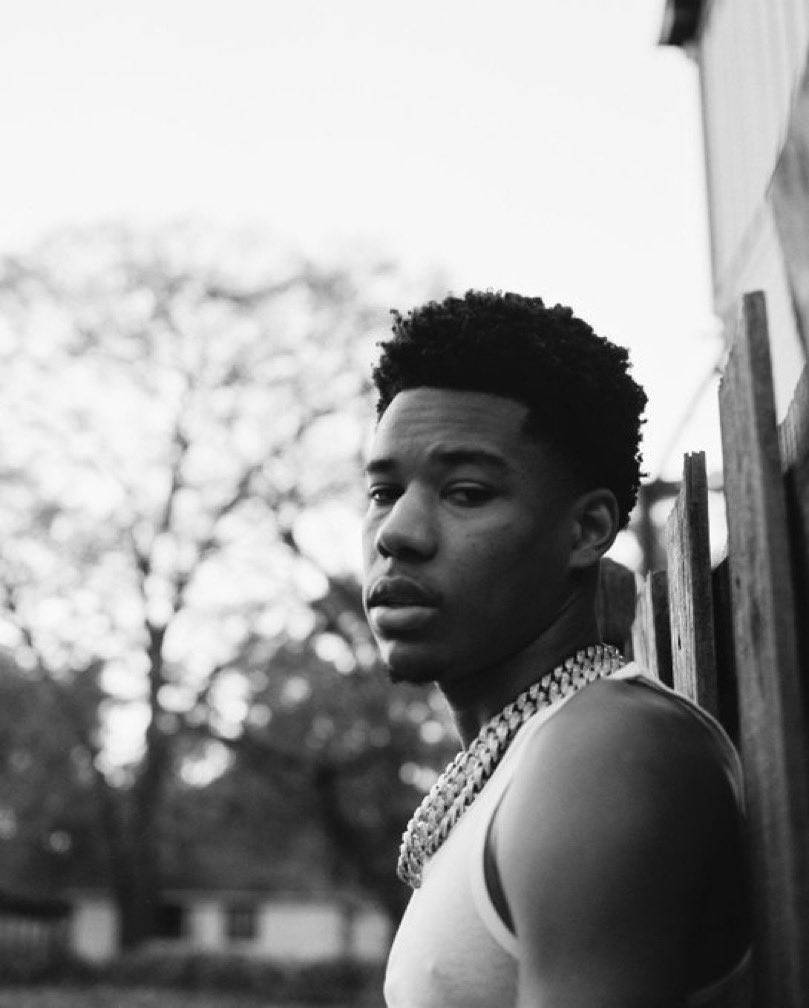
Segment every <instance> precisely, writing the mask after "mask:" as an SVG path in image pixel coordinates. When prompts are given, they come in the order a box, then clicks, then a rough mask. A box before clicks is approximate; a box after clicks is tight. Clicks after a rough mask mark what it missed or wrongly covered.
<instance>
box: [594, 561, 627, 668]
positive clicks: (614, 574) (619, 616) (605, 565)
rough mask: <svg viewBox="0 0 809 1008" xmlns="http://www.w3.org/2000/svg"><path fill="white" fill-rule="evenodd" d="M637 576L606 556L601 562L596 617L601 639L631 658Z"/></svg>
mask: <svg viewBox="0 0 809 1008" xmlns="http://www.w3.org/2000/svg"><path fill="white" fill-rule="evenodd" d="M635 592H636V588H635V575H634V574H633V572H632V571H631V570H630V569H629V568H628V567H624V565H623V564H620V563H618V562H617V561H615V560H612V559H611V558H610V557H605V558H604V559H603V560H602V561H601V569H600V572H599V579H598V591H597V593H596V618H597V620H598V628H599V630H600V632H601V639H602V640H603V641H604V642H605V643H607V644H614V645H615V646H616V647H617V648H619V649H620V650H621V651H622V652H623V653H624V655H625V656H626V657H627V658H631V657H632V655H631V650H632V621H633V620H634V618H635Z"/></svg>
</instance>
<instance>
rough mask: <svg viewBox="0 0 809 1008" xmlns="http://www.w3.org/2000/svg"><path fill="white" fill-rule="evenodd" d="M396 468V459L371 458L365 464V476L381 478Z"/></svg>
mask: <svg viewBox="0 0 809 1008" xmlns="http://www.w3.org/2000/svg"><path fill="white" fill-rule="evenodd" d="M395 468H396V459H394V458H387V457H381V456H380V457H379V458H371V459H368V461H367V462H366V463H365V474H366V476H382V475H384V474H385V473H389V472H392V471H393V470H394V469H395Z"/></svg>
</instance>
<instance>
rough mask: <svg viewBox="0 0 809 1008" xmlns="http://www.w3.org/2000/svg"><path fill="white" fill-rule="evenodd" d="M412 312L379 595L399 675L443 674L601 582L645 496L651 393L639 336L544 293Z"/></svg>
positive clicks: (369, 595)
mask: <svg viewBox="0 0 809 1008" xmlns="http://www.w3.org/2000/svg"><path fill="white" fill-rule="evenodd" d="M394 320H395V321H394V327H393V331H394V338H393V339H392V340H390V341H388V342H387V343H383V344H382V356H381V358H380V361H379V365H378V366H377V368H376V369H375V371H374V381H375V383H376V386H377V389H378V392H379V400H378V404H377V412H378V415H379V423H378V426H377V430H376V435H375V439H374V446H373V449H372V453H371V458H370V460H369V471H368V477H369V478H368V484H369V496H370V501H369V510H368V514H367V516H366V523H365V567H366V605H367V606H368V608H369V619H370V622H371V627H372V629H373V630H374V633H375V636H376V637H377V640H378V642H379V644H380V647H381V650H382V654H383V658H384V659H385V661H386V662H387V663H388V664H389V666H390V667H391V670H392V673H393V675H394V677H396V678H411V679H420V680H421V679H424V680H426V679H431V678H437V679H440V680H442V681H443V680H446V679H447V677H449V678H452V677H454V676H459V675H462V674H464V672H466V671H469V670H470V669H471V668H472V667H474V666H475V665H476V664H477V665H479V666H480V667H488V665H492V664H497V663H498V662H499V661H503V660H505V659H506V658H508V657H509V655H510V654H512V653H514V652H516V651H519V650H520V649H521V648H524V647H525V646H527V645H528V644H529V643H530V642H531V640H532V639H534V638H536V637H537V636H538V635H539V634H541V633H542V632H543V631H545V630H547V628H548V627H549V626H550V625H551V624H552V623H553V622H554V620H557V619H558V618H559V617H560V615H561V614H562V613H563V612H564V611H565V609H566V607H568V606H569V605H570V604H571V600H572V599H573V598H574V597H575V596H576V594H577V592H578V593H579V594H581V592H580V589H581V586H582V584H583V583H585V582H587V583H589V584H590V585H591V587H592V585H593V584H594V577H593V575H594V573H595V571H596V570H597V563H598V560H599V558H600V556H601V555H602V554H603V552H605V550H606V549H608V548H609V545H610V544H611V542H612V540H613V538H614V536H615V533H616V532H617V530H618V528H619V527H623V526H624V525H625V524H626V521H627V520H628V516H629V512H630V510H631V508H632V506H633V504H634V502H635V499H636V497H637V491H638V484H639V478H640V472H639V464H640V457H639V454H638V444H639V439H640V423H641V420H640V414H641V412H642V410H643V407H644V405H645V402H646V397H645V395H644V393H643V391H642V389H641V388H640V387H639V386H638V385H637V384H636V383H635V382H634V381H633V380H632V378H631V377H630V376H629V374H628V366H629V365H628V355H627V352H626V350H624V349H622V348H620V347H617V346H615V345H613V344H612V343H609V342H608V341H607V340H605V339H603V338H601V337H599V336H596V335H595V333H594V332H593V331H592V329H591V328H590V327H589V326H588V325H587V324H586V323H584V322H582V321H581V320H580V319H577V318H576V317H575V316H574V315H573V313H572V312H571V311H570V309H567V308H562V307H561V306H556V307H555V308H546V307H545V306H544V305H543V303H542V301H541V300H540V299H539V298H524V297H520V296H519V295H516V294H502V295H501V294H492V293H478V292H473V291H470V292H469V293H468V294H467V295H466V297H465V298H462V299H461V298H453V297H449V298H447V299H446V300H445V301H443V302H442V303H441V304H437V303H434V302H433V303H430V304H427V305H425V306H424V307H422V308H418V309H416V310H414V311H412V312H411V313H410V314H409V315H408V316H407V317H403V316H402V315H400V314H399V313H396V312H395V313H394ZM419 589H421V592H420V591H419ZM411 603H414V604H411ZM415 603H420V604H415Z"/></svg>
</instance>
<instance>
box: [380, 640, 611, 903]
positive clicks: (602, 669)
mask: <svg viewBox="0 0 809 1008" xmlns="http://www.w3.org/2000/svg"><path fill="white" fill-rule="evenodd" d="M624 664H625V662H624V659H623V657H622V656H621V653H620V652H619V651H618V649H617V648H616V647H613V646H612V645H611V644H594V645H592V646H591V647H588V648H584V649H583V650H581V651H577V652H576V654H575V655H574V656H573V657H571V658H568V659H566V660H565V661H564V662H562V664H561V665H558V666H557V667H556V668H555V669H554V670H553V672H549V673H548V674H547V675H545V676H543V677H542V679H540V681H539V682H537V683H534V684H533V686H530V687H529V688H528V689H527V690H525V691H524V692H523V693H520V695H519V696H518V697H517V699H516V700H513V701H512V702H511V703H509V704H506V706H505V707H504V708H503V709H502V710H501V711H500V713H499V714H495V715H494V717H493V718H491V719H490V720H489V721H487V722H486V724H485V725H484V726H483V727H482V728H481V729H480V731H479V732H478V734H477V735H476V736H475V738H474V739H473V740H472V741H471V742H470V743H469V745H468V746H467V747H466V749H462V750H461V751H460V752H459V753H458V755H457V756H456V757H455V759H453V760H452V761H451V762H450V763H448V764H447V766H446V768H445V769H444V771H443V772H442V773H441V776H440V777H439V778H438V780H437V781H436V782H435V784H433V786H432V788H431V790H430V791H429V793H428V794H427V795H425V797H424V800H423V801H422V803H421V805H419V807H418V808H417V809H416V811H415V813H414V814H413V817H412V819H411V820H410V822H409V823H408V824H407V829H406V830H405V832H404V834H403V836H402V846H401V847H400V849H399V863H398V865H397V868H396V874H397V875H398V876H399V878H400V879H401V880H402V881H403V882H406V883H407V884H408V885H409V886H411V888H413V889H418V887H419V886H420V885H421V875H422V871H423V869H424V865H425V863H426V861H427V859H428V858H430V857H432V855H433V854H435V852H436V851H437V850H438V848H439V847H440V846H441V844H442V843H443V842H444V841H445V840H446V839H447V837H448V836H449V832H450V830H451V829H452V827H453V826H454V825H455V823H456V822H457V821H458V820H459V819H460V818H461V816H462V815H463V814H464V812H465V811H466V810H467V809H468V808H469V806H470V805H471V804H472V802H473V801H474V800H475V798H476V797H477V796H478V795H479V794H480V792H481V790H482V789H483V785H484V784H485V783H486V781H487V780H488V779H489V778H490V777H491V775H492V774H493V773H494V771H495V768H496V767H497V764H498V763H499V762H500V760H501V759H502V758H503V755H504V754H505V752H506V750H507V749H508V747H509V746H510V745H511V742H512V740H513V739H514V736H515V735H516V734H517V732H518V731H519V730H520V728H522V726H523V725H524V724H525V722H526V721H527V720H528V719H529V718H530V717H532V716H533V715H534V714H536V712H537V711H538V710H541V709H542V708H543V707H550V706H552V705H553V704H556V703H558V702H559V701H560V700H561V699H562V698H563V697H566V696H568V695H569V694H571V693H575V692H576V691H577V690H579V689H581V687H582V686H584V685H586V684H587V683H589V682H592V681H593V680H594V679H601V678H603V677H604V676H608V675H609V674H610V673H611V672H614V671H615V670H616V669H619V668H620V667H621V666H622V665H624Z"/></svg>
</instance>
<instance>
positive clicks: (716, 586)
mask: <svg viewBox="0 0 809 1008" xmlns="http://www.w3.org/2000/svg"><path fill="white" fill-rule="evenodd" d="M711 582H712V590H713V626H714V643H715V647H716V690H717V703H718V707H719V713H718V715H717V716H718V718H719V722H720V724H721V725H722V727H723V728H724V729H725V731H726V732H727V733H728V735H730V737H731V739H732V740H733V743H734V745H735V746H736V748H737V749H738V747H739V693H738V690H737V688H736V655H735V653H734V642H733V603H732V601H731V597H730V564H729V561H728V558H727V557H725V559H724V560H722V562H721V563H719V564H718V565H717V566H716V567H715V568H714V570H713V573H712V576H711Z"/></svg>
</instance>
